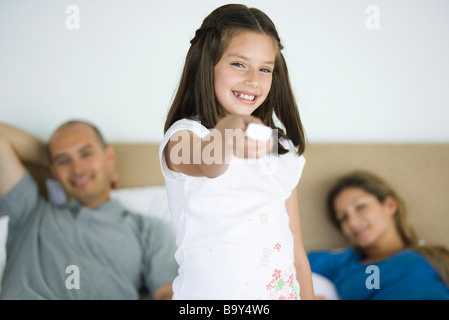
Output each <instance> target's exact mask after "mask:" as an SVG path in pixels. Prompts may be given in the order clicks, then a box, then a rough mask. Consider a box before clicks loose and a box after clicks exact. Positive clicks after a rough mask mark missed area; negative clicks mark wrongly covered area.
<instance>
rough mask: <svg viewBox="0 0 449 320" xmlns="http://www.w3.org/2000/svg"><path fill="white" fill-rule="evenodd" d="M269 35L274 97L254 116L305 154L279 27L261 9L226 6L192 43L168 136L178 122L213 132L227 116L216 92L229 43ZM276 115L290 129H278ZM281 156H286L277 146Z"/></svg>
mask: <svg viewBox="0 0 449 320" xmlns="http://www.w3.org/2000/svg"><path fill="white" fill-rule="evenodd" d="M242 31H251V32H257V33H264V34H267V35H269V36H271V38H272V39H273V42H274V44H275V47H276V48H277V49H278V50H277V55H276V60H275V67H274V70H273V79H272V84H271V89H270V93H269V94H268V97H267V98H266V100H265V101H264V103H263V104H262V105H261V106H260V107H259V108H257V110H255V111H254V112H253V116H256V117H258V118H260V119H261V120H262V121H263V123H264V124H266V125H268V126H270V127H271V128H273V129H277V130H278V135H279V137H283V138H288V139H290V140H291V141H292V142H293V144H294V145H295V146H296V147H297V152H298V154H299V155H301V154H302V153H303V152H304V149H305V140H306V138H305V132H304V128H303V126H302V123H301V119H300V116H299V111H298V106H297V104H296V101H295V97H294V95H293V90H292V88H291V85H290V80H289V75H288V69H287V65H286V63H285V59H284V57H283V55H282V53H281V50H282V49H283V46H282V44H281V41H280V38H279V35H278V33H277V31H276V27H275V26H274V24H273V22H272V21H271V20H270V18H269V17H268V16H267V15H266V14H265V13H263V12H262V11H260V10H258V9H256V8H248V7H247V6H245V5H241V4H227V5H224V6H221V7H219V8H217V9H215V10H214V11H212V12H211V13H210V14H209V15H208V16H207V17H206V18H205V19H204V21H203V23H202V25H201V27H200V28H199V29H198V30H196V32H195V37H194V38H193V39H192V40H191V41H190V44H191V46H190V49H189V51H188V53H187V56H186V60H185V65H184V69H183V72H182V75H181V80H180V82H179V86H178V90H177V92H176V95H175V97H174V99H173V102H172V105H171V107H170V110H169V112H168V115H167V119H166V122H165V126H164V132H167V130H168V129H169V128H170V126H171V125H172V124H173V123H175V122H176V121H177V120H180V119H183V118H187V119H197V120H199V121H200V122H201V123H202V124H203V125H204V126H205V127H207V128H213V127H215V125H216V124H217V122H218V121H219V120H220V119H221V118H222V117H224V116H225V111H224V109H223V108H222V107H221V106H220V104H219V103H218V101H217V99H216V95H215V91H214V66H215V65H216V64H217V63H218V62H219V61H220V59H221V57H222V55H223V53H224V51H225V49H226V47H227V45H228V44H229V41H230V39H231V38H232V36H233V35H235V34H236V33H237V32H242ZM273 113H274V114H275V115H276V117H277V118H278V119H279V120H280V122H281V123H282V125H283V126H284V128H285V132H284V130H283V129H281V128H279V127H277V126H276V125H275V122H274V119H273ZM278 152H279V153H280V154H284V153H286V152H287V150H286V149H285V148H283V147H282V145H281V144H278Z"/></svg>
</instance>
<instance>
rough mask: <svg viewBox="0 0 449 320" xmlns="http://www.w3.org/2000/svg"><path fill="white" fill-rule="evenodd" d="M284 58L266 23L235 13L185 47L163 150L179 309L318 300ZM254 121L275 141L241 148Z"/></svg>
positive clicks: (210, 24)
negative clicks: (189, 302) (197, 303)
mask: <svg viewBox="0 0 449 320" xmlns="http://www.w3.org/2000/svg"><path fill="white" fill-rule="evenodd" d="M281 49H282V45H281V43H280V40H279V36H278V34H277V31H276V28H275V26H274V24H273V22H272V21H271V20H270V19H269V18H268V17H267V16H266V15H265V14H264V13H263V12H261V11H260V10H258V9H254V8H248V7H246V6H244V5H237V4H229V5H224V6H222V7H219V8H218V9H216V10H214V11H213V12H212V13H211V14H210V15H209V16H207V17H206V18H205V19H204V21H203V24H202V26H201V27H200V28H199V29H198V30H197V31H196V33H195V37H194V38H193V39H192V40H191V47H190V49H189V51H188V53H187V57H186V62H185V66H184V70H183V73H182V76H181V81H180V84H179V88H178V91H177V93H176V96H175V98H174V100H173V104H172V106H171V108H170V110H169V113H168V117H167V120H166V123H165V129H164V130H165V136H164V139H163V141H162V144H161V146H160V150H159V156H160V160H161V166H162V172H163V174H164V177H165V181H166V188H167V192H168V199H169V206H170V211H171V214H172V218H173V222H174V226H175V231H176V236H177V245H178V250H177V252H176V260H177V261H178V264H179V275H178V277H177V278H176V279H175V281H174V283H173V291H174V296H173V298H174V299H298V298H300V297H301V298H302V299H306V298H313V288H312V278H311V272H310V266H309V263H308V260H307V256H306V253H305V251H304V247H303V244H302V239H301V231H300V222H299V213H298V207H297V197H296V185H297V183H298V181H299V178H300V175H301V172H302V169H303V166H304V163H305V159H304V157H303V156H302V153H303V152H304V146H305V135H304V130H303V127H302V124H301V120H300V117H299V113H298V108H297V105H296V102H295V99H294V96H293V93H292V89H291V86H290V82H289V77H288V72H287V66H286V64H285V61H284V57H283V55H282V53H281V52H280V50H281ZM273 113H274V114H275V115H276V116H277V118H278V120H279V121H280V122H281V124H282V125H283V126H284V129H285V131H284V130H283V129H281V128H279V127H277V126H276V125H275V121H274V119H273ZM249 123H258V124H264V125H266V126H269V127H270V128H272V129H273V131H274V132H276V133H277V134H275V135H274V137H273V138H272V139H270V140H268V141H257V140H253V139H248V138H247V137H245V136H244V134H243V132H244V131H245V129H246V127H247V125H248V124H249ZM299 285H301V290H300V286H299Z"/></svg>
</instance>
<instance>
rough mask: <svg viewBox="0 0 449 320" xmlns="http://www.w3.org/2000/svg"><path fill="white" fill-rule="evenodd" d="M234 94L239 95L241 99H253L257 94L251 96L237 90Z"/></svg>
mask: <svg viewBox="0 0 449 320" xmlns="http://www.w3.org/2000/svg"><path fill="white" fill-rule="evenodd" d="M234 95H235V96H236V97H239V98H240V99H245V100H250V101H253V100H254V98H255V96H250V95H247V94H243V93H240V94H238V93H237V92H235V93H234Z"/></svg>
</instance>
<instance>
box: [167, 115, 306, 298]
mask: <svg viewBox="0 0 449 320" xmlns="http://www.w3.org/2000/svg"><path fill="white" fill-rule="evenodd" d="M180 130H190V131H193V132H194V133H195V134H197V135H198V136H199V137H201V138H204V137H205V136H206V135H208V134H209V133H210V131H209V130H208V129H207V128H206V127H204V126H202V125H201V124H200V123H199V122H197V121H194V120H187V119H182V120H179V121H177V122H175V123H174V124H173V125H172V126H171V127H170V129H169V130H168V131H167V132H166V134H165V136H164V139H163V141H162V143H161V146H160V149H159V157H160V160H161V167H162V173H163V175H164V177H165V185H166V188H167V193H168V201H169V208H170V212H171V215H172V220H173V224H174V228H175V232H176V242H177V246H178V249H177V251H176V255H175V257H176V260H177V262H178V264H179V274H178V277H177V278H176V279H175V281H174V282H173V291H174V296H173V299H191V300H194V299H299V284H298V282H297V281H296V270H295V267H294V264H293V261H294V253H293V252H294V251H293V236H292V233H291V230H290V227H289V217H288V214H287V210H286V208H285V200H286V199H287V198H288V197H289V196H290V195H291V192H292V190H293V188H295V187H296V185H297V183H298V181H299V178H300V176H301V173H302V170H303V167H304V164H305V158H304V157H303V156H298V155H297V153H296V152H295V149H294V147H293V144H292V143H291V142H287V141H286V140H283V141H282V143H283V145H284V146H288V147H289V149H290V150H293V151H290V152H288V153H286V154H284V155H280V156H276V155H272V154H269V155H266V156H264V157H262V158H259V159H241V158H237V157H234V156H233V157H232V160H231V162H230V165H229V167H228V169H227V170H226V172H225V173H223V174H222V175H220V176H218V177H216V178H207V177H192V176H188V175H185V174H183V173H179V172H174V171H172V170H170V169H169V168H168V167H167V164H166V162H165V155H164V152H163V150H164V148H165V145H166V144H167V142H168V141H169V140H170V137H171V136H172V135H173V134H174V133H176V132H177V131H180Z"/></svg>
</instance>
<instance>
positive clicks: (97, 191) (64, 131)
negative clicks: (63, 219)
mask: <svg viewBox="0 0 449 320" xmlns="http://www.w3.org/2000/svg"><path fill="white" fill-rule="evenodd" d="M49 148H50V156H51V161H52V166H51V169H52V173H53V175H54V177H55V178H56V179H57V180H58V181H59V182H60V183H61V184H62V186H63V188H64V190H65V193H66V195H67V196H68V197H69V198H75V199H76V200H78V201H79V202H80V203H81V204H83V205H84V206H86V207H90V208H93V207H96V206H98V205H100V204H102V203H104V202H106V201H107V200H108V199H109V194H110V183H111V172H112V169H113V167H114V162H115V155H114V152H113V150H112V147H110V146H107V147H103V146H102V144H101V142H100V139H99V138H98V136H97V135H96V134H95V131H94V130H93V129H92V128H91V127H89V126H88V125H86V124H83V123H79V124H73V125H70V126H67V127H63V128H61V129H59V130H57V131H56V132H55V133H54V134H53V136H52V138H51V139H50V142H49Z"/></svg>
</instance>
